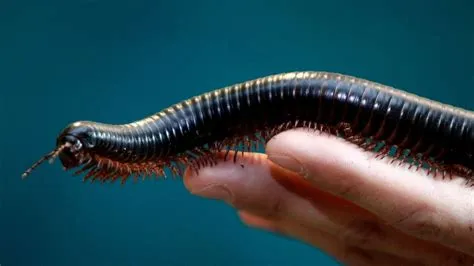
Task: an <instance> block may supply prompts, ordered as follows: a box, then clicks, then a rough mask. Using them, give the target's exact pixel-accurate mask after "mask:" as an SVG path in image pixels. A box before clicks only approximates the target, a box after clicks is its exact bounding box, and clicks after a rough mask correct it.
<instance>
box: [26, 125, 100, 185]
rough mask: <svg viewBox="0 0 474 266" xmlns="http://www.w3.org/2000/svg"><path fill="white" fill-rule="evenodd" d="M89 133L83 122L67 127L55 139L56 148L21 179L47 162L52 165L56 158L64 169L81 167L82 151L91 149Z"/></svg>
mask: <svg viewBox="0 0 474 266" xmlns="http://www.w3.org/2000/svg"><path fill="white" fill-rule="evenodd" d="M89 132H90V127H88V126H87V125H86V124H85V123H84V122H75V123H73V124H71V125H69V126H67V127H66V128H65V129H63V131H62V132H61V133H60V134H59V136H58V137H57V140H56V148H55V149H54V150H52V151H51V152H49V153H47V154H45V155H44V156H43V157H41V158H40V159H39V160H38V161H37V162H35V163H34V164H33V165H32V166H31V167H30V168H28V169H27V170H26V171H25V172H24V173H23V174H22V178H26V177H27V176H28V175H29V174H31V172H32V171H33V170H34V169H35V168H37V167H38V166H39V165H41V164H42V163H43V162H45V161H47V160H49V161H50V163H53V162H54V160H55V159H56V158H57V157H59V160H60V161H61V163H62V165H63V167H64V168H65V169H70V168H74V167H77V166H79V165H81V163H82V161H83V159H84V157H85V153H84V150H85V149H86V148H88V147H92V145H91V143H90V141H88V140H89V138H88V137H89Z"/></svg>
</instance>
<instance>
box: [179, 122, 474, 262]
mask: <svg viewBox="0 0 474 266" xmlns="http://www.w3.org/2000/svg"><path fill="white" fill-rule="evenodd" d="M220 156H223V155H222V154H220ZM391 160H392V158H389V157H387V158H384V159H380V158H376V157H375V154H374V153H370V152H366V151H363V150H362V149H360V148H358V147H357V146H355V145H353V144H350V143H348V142H346V141H344V140H342V139H340V138H336V137H333V136H328V135H326V134H322V133H318V132H309V131H307V130H299V129H297V130H290V131H285V132H283V133H280V134H279V135H277V136H275V137H274V138H272V139H271V140H270V141H269V142H268V143H267V146H266V153H265V154H260V153H246V154H244V156H243V157H242V156H240V154H239V157H238V162H237V163H235V164H234V162H233V161H232V160H227V161H223V160H222V161H220V162H219V163H218V164H217V165H216V166H212V167H206V168H202V169H201V170H200V171H199V173H198V174H197V175H196V174H195V173H194V174H193V173H192V171H189V170H188V171H186V174H185V177H184V180H185V185H186V188H187V189H188V190H189V191H190V192H191V193H192V194H194V195H198V196H201V197H205V198H209V199H216V200H222V201H224V202H226V203H228V204H229V205H230V206H232V207H233V208H235V209H236V211H237V212H238V214H239V217H240V219H241V220H242V221H243V223H244V224H246V225H248V226H250V227H252V228H258V229H260V230H264V231H269V232H273V233H277V234H281V235H284V236H286V237H289V238H293V239H296V240H299V241H302V242H304V243H307V244H309V245H311V246H313V247H315V248H318V249H320V250H322V251H324V252H326V254H328V255H330V256H332V257H333V258H335V259H336V260H338V261H339V262H341V263H343V264H347V265H430V266H434V265H474V229H473V228H474V190H473V188H470V187H468V186H466V185H465V180H464V179H462V178H460V177H454V178H452V179H447V178H445V179H443V178H441V177H437V178H434V177H433V176H428V175H427V174H426V172H425V170H418V171H417V170H416V169H415V167H412V169H409V168H408V165H404V164H402V165H398V162H395V163H392V164H391V163H390V161H391Z"/></svg>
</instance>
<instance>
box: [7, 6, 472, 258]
mask: <svg viewBox="0 0 474 266" xmlns="http://www.w3.org/2000/svg"><path fill="white" fill-rule="evenodd" d="M472 10H473V4H472V1H467V0H465V1H390V2H388V1H343V0H336V1H296V0H295V1H280V0H272V1H250V0H241V1H217V0H214V1H213V0H201V1H184V0H182V1H152V0H149V1H144V0H141V1H140V0H134V1H131V0H128V1H127V0H115V1H111V0H80V1H79V0H73V1H59V0H56V1H55V0H51V1H28V0H17V1H13V0H9V1H8V0H7V1H1V2H0V33H1V35H0V36H1V37H0V38H1V39H0V91H1V94H0V96H1V97H0V101H1V102H0V107H1V112H0V116H1V117H0V118H1V122H2V124H1V132H0V134H1V135H0V142H1V143H0V144H1V148H2V149H1V153H0V156H1V157H0V159H1V161H0V168H1V171H0V172H1V177H0V182H1V183H0V264H1V265H2V266H13V265H38V266H39V265H102V264H105V265H335V264H336V263H335V261H334V260H332V259H331V258H329V257H327V256H326V255H325V254H324V253H321V252H319V251H318V250H315V249H313V248H311V247H308V246H306V245H305V244H303V243H300V242H297V241H295V240H290V239H284V238H282V237H279V236H274V235H271V234H269V233H266V232H262V231H257V230H253V229H249V228H247V227H245V226H244V225H242V224H241V223H240V222H239V220H238V219H237V216H236V214H235V212H234V210H232V209H231V208H229V207H228V206H226V205H224V204H223V203H221V202H216V201H210V200H204V199H201V198H197V197H193V196H191V195H189V194H188V193H187V191H186V190H185V189H184V187H183V185H182V183H181V182H180V181H172V180H168V181H163V182H150V181H148V182H144V183H138V184H135V185H134V184H131V183H130V184H128V185H127V186H125V187H121V186H120V185H99V184H93V185H89V184H83V183H82V182H81V181H80V179H79V178H77V177H75V178H74V177H71V175H70V173H65V172H63V171H62V170H61V168H60V167H59V165H58V164H55V165H53V166H51V165H47V164H46V165H44V166H42V167H40V168H39V169H38V170H37V171H36V172H34V174H33V175H32V176H31V177H30V178H29V179H28V180H24V181H22V180H20V174H21V173H22V171H23V170H25V169H26V168H27V167H29V166H30V164H31V163H32V162H33V161H34V160H36V159H38V158H39V157H40V156H41V155H43V153H45V152H47V151H49V150H50V149H51V148H52V147H53V145H54V141H55V137H56V134H57V133H58V132H59V130H61V129H62V127H63V126H65V125H66V124H67V123H69V122H72V121H75V120H95V121H101V122H107V123H124V122H129V121H132V120H135V119H139V118H142V117H144V116H147V115H149V114H152V113H154V112H156V111H158V110H160V109H161V108H164V107H166V106H168V105H170V104H173V103H175V102H177V101H180V100H182V99H185V98H187V97H189V96H193V95H195V94H199V93H202V92H205V91H207V90H210V89H214V88H217V87H221V86H224V85H228V84H231V83H234V82H239V81H243V80H247V79H251V78H256V77H258V76H263V75H267V74H272V73H277V72H283V71H294V70H326V71H335V72H342V73H345V74H351V75H356V76H360V77H364V78H368V79H371V80H375V81H379V82H382V83H386V84H389V85H393V86H396V87H399V88H402V89H405V90H408V91H410V92H413V93H417V94H419V95H422V96H426V97H429V98H432V99H434V100H439V101H443V102H446V103H450V104H454V105H457V106H460V107H464V108H468V109H474V105H473V101H472V99H473V96H474V90H473V88H474V74H473V73H474V50H473V47H474V18H473V16H472Z"/></svg>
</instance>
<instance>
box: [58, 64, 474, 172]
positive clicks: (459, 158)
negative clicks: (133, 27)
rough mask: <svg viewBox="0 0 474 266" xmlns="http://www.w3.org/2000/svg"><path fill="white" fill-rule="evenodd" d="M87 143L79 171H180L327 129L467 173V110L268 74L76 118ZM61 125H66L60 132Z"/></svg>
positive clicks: (391, 92) (362, 86)
mask: <svg viewBox="0 0 474 266" xmlns="http://www.w3.org/2000/svg"><path fill="white" fill-rule="evenodd" d="M70 127H76V128H77V127H80V128H83V129H84V130H85V135H86V136H87V140H88V143H89V148H87V149H85V150H84V152H83V153H81V155H80V156H81V158H80V160H81V163H82V164H83V165H84V169H82V170H81V171H80V172H83V171H87V172H88V174H87V175H86V178H90V177H92V178H95V179H101V180H103V181H107V180H115V179H117V178H119V177H121V179H122V181H125V180H126V178H127V177H128V176H129V175H133V174H136V175H147V174H157V175H163V174H164V172H163V171H164V169H165V168H170V169H171V170H172V172H173V173H175V174H178V175H179V174H181V173H182V172H181V171H180V169H181V166H183V165H187V164H191V165H192V166H193V167H194V168H195V169H196V170H198V169H199V167H202V166H203V165H206V164H209V163H213V162H214V159H213V158H214V157H213V155H212V154H213V153H214V152H215V151H217V150H222V149H224V150H225V149H233V148H235V147H237V146H238V145H241V146H243V149H244V150H250V147H251V146H252V145H254V144H255V143H261V142H265V141H267V140H268V139H269V138H271V137H272V136H274V135H275V134H277V133H279V132H281V131H284V130H287V129H291V128H295V127H307V128H311V129H317V130H321V131H325V132H328V133H331V134H337V135H340V136H342V137H344V138H345V139H346V140H348V141H350V142H352V143H356V144H358V145H360V146H361V147H364V148H365V149H372V150H373V149H375V148H377V147H376V145H379V144H380V145H382V146H383V147H382V148H381V149H380V147H378V148H379V150H378V151H377V152H378V153H379V154H383V155H385V154H386V153H388V152H389V150H390V148H395V153H394V154H393V155H392V156H394V158H396V159H397V160H405V159H406V158H407V156H408V157H410V156H411V158H412V159H414V162H411V163H415V164H416V163H419V162H424V163H427V164H428V167H429V168H430V169H431V170H436V171H441V172H443V173H445V172H448V173H454V174H457V175H462V176H466V177H469V178H470V177H471V175H472V170H473V169H474V159H473V152H474V114H473V113H472V112H470V111H466V110H463V109H460V108H455V107H452V106H449V105H445V104H441V103H437V102H434V101H430V100H427V99H424V98H421V97H418V96H415V95H413V94H409V93H406V92H403V91H400V90H396V89H394V88H391V87H388V86H385V85H382V84H378V83H375V82H371V81H367V80H363V79H359V78H355V77H351V76H346V75H342V74H337V73H328V72H292V73H283V74H277V75H271V76H267V77H263V78H258V79H255V80H251V81H247V82H243V83H239V84H235V85H231V86H228V87H225V88H221V89H218V90H215V91H211V92H208V93H205V94H202V95H199V96H196V97H192V98H190V99H188V100H185V101H182V102H180V103H178V104H175V105H172V106H170V107H169V108H166V109H164V110H162V111H160V112H158V113H156V114H154V115H152V116H150V117H147V118H144V119H142V120H139V121H135V122H133V123H130V124H124V125H109V124H101V123H95V122H87V121H83V122H76V123H75V124H73V125H71V126H70ZM67 130H68V129H66V131H67Z"/></svg>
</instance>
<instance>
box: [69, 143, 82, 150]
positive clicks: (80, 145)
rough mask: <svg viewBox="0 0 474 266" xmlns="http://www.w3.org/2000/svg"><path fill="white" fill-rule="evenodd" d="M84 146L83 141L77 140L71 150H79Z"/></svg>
mask: <svg viewBox="0 0 474 266" xmlns="http://www.w3.org/2000/svg"><path fill="white" fill-rule="evenodd" d="M81 148H82V143H81V142H80V141H76V143H74V146H72V148H71V151H78V150H80V149H81Z"/></svg>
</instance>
